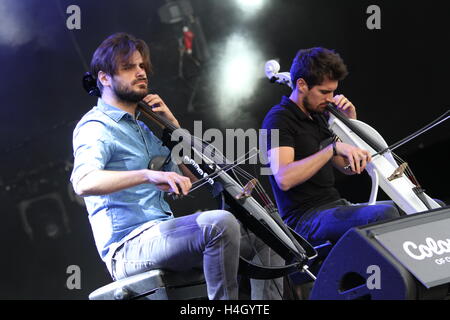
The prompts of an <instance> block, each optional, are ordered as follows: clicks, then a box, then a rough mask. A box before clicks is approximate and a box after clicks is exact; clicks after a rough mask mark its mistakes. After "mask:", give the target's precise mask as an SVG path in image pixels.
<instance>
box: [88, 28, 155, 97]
mask: <svg viewBox="0 0 450 320" xmlns="http://www.w3.org/2000/svg"><path fill="white" fill-rule="evenodd" d="M136 50H137V51H139V52H140V54H141V56H142V60H143V62H144V69H145V71H146V73H147V75H149V74H150V73H151V71H152V64H151V62H150V50H149V48H148V46H147V44H146V43H145V42H144V41H143V40H141V39H137V38H136V37H134V36H133V35H131V34H128V33H124V32H119V33H115V34H112V35H110V36H109V37H108V38H106V39H105V40H104V41H103V42H102V43H101V44H100V46H99V47H98V48H97V49H96V50H95V52H94V55H93V56H92V61H91V74H92V75H93V76H94V77H96V78H97V77H98V72H99V71H103V72H105V73H107V74H109V75H110V76H113V75H115V74H116V73H117V70H118V67H119V65H120V64H121V63H122V62H124V61H128V59H130V57H131V55H132V54H133V53H134V52H135V51H136ZM97 86H98V88H99V89H100V92H102V91H103V86H102V84H101V83H100V81H99V80H98V79H97Z"/></svg>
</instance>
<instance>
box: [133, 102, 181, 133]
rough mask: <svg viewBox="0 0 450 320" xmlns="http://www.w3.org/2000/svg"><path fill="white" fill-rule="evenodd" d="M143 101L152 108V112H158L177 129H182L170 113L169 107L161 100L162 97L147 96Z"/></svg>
mask: <svg viewBox="0 0 450 320" xmlns="http://www.w3.org/2000/svg"><path fill="white" fill-rule="evenodd" d="M142 100H143V101H144V102H145V103H147V104H148V105H149V106H151V107H152V111H154V112H157V113H159V114H161V115H163V116H164V117H166V119H167V120H169V121H170V122H172V123H173V124H174V125H175V126H176V127H177V128H179V127H180V124H179V123H178V120H177V119H176V118H175V116H174V115H173V114H172V112H171V111H170V109H169V107H168V106H167V105H166V104H165V103H164V101H163V100H162V99H161V98H160V96H158V95H157V94H149V95H147V96H145V97H144V99H142Z"/></svg>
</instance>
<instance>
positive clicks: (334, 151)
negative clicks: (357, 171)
mask: <svg viewBox="0 0 450 320" xmlns="http://www.w3.org/2000/svg"><path fill="white" fill-rule="evenodd" d="M337 155H338V153H337V151H336V141H333V156H337Z"/></svg>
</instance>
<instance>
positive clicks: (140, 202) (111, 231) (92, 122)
mask: <svg viewBox="0 0 450 320" xmlns="http://www.w3.org/2000/svg"><path fill="white" fill-rule="evenodd" d="M73 149H74V158H75V159H74V167H73V171H72V176H71V178H70V180H71V182H72V184H73V186H74V187H75V186H76V184H77V183H78V182H79V181H80V179H82V178H83V177H84V176H86V175H87V174H88V173H90V172H92V171H94V170H98V169H100V170H114V171H126V170H140V169H146V168H147V167H148V164H149V162H150V160H151V159H152V158H154V157H155V156H167V155H169V152H170V151H169V149H168V148H166V147H165V146H163V145H162V143H161V141H160V140H159V139H158V138H157V137H156V136H155V135H154V134H153V133H152V132H151V131H150V129H149V128H148V127H147V126H146V125H145V124H144V123H143V122H142V121H139V120H135V119H133V117H132V116H131V115H130V114H128V113H127V112H125V111H122V110H120V109H118V108H116V107H113V106H111V105H108V104H107V103H106V102H104V101H103V100H102V99H99V100H98V103H97V106H95V107H93V108H92V109H91V110H90V111H89V112H88V113H86V114H85V115H84V116H83V118H82V119H81V120H80V121H79V123H78V124H77V126H76V128H75V130H74V133H73ZM163 170H165V171H176V172H178V173H180V171H179V170H178V167H177V166H176V165H175V164H174V163H172V162H170V163H169V164H167V165H166V166H165V167H164V168H163ZM84 201H85V203H86V207H87V211H88V213H89V221H90V223H91V227H92V231H93V235H94V239H95V243H96V246H97V249H98V251H99V253H100V256H101V257H102V259H103V261H105V263H106V264H107V266H108V269H110V259H111V257H112V254H113V253H114V251H115V249H116V248H117V247H118V246H119V245H120V244H122V243H123V242H124V241H126V240H127V239H129V238H131V237H133V236H134V235H136V234H138V233H140V232H141V231H143V230H145V229H147V228H149V227H150V226H152V225H154V224H155V222H158V221H163V220H167V219H172V218H173V215H172V212H171V209H170V207H169V205H168V203H167V202H166V201H165V200H164V192H162V191H160V190H159V189H158V188H156V186H155V185H153V184H141V185H138V186H135V187H132V188H128V189H125V190H122V191H118V192H114V193H111V194H108V195H101V196H86V197H84Z"/></svg>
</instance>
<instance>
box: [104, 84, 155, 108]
mask: <svg viewBox="0 0 450 320" xmlns="http://www.w3.org/2000/svg"><path fill="white" fill-rule="evenodd" d="M112 90H113V92H114V94H115V95H116V97H117V98H118V99H120V100H121V101H124V102H132V103H137V102H139V101H141V100H142V99H143V98H144V97H145V96H146V95H147V93H148V90H147V89H145V90H139V91H136V90H133V89H132V88H131V87H130V86H127V85H124V84H122V83H120V82H118V81H114V82H113V85H112Z"/></svg>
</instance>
